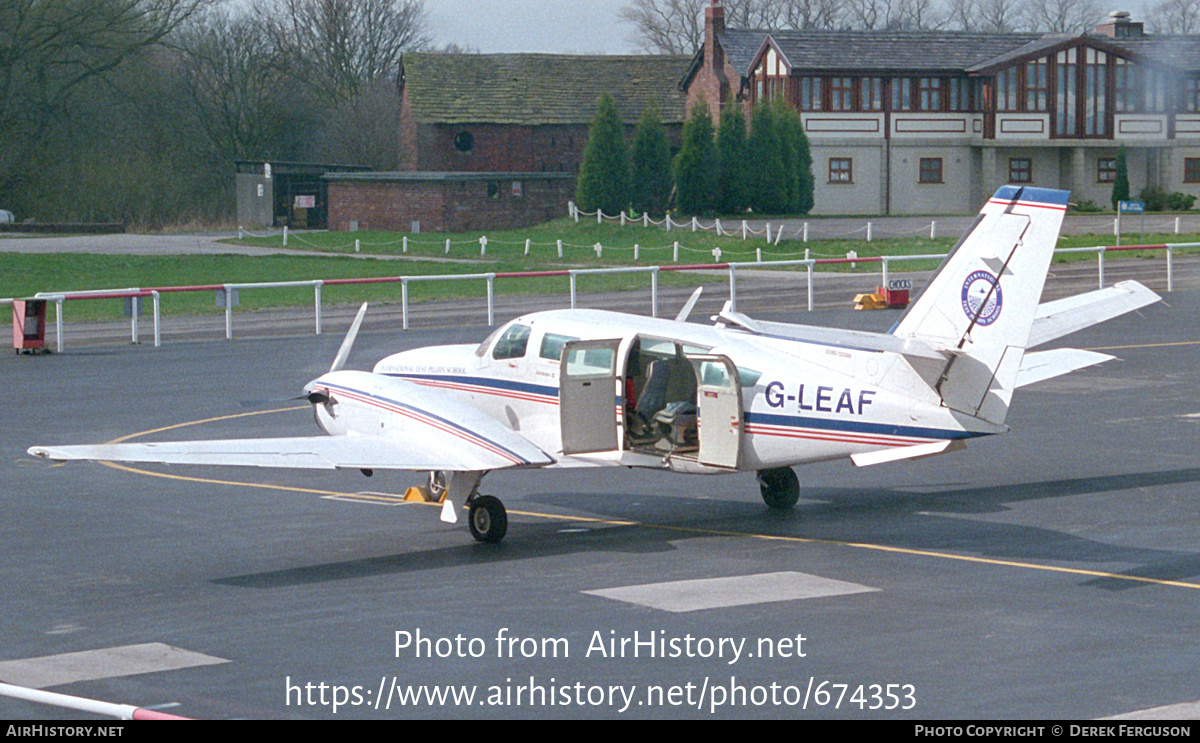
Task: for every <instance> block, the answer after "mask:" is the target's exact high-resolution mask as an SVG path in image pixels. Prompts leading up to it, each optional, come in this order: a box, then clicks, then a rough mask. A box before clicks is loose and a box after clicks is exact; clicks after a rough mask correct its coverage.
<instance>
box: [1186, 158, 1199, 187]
mask: <svg viewBox="0 0 1200 743" xmlns="http://www.w3.org/2000/svg"><path fill="white" fill-rule="evenodd" d="M1183 182H1184V183H1200V157H1185V158H1184V159H1183Z"/></svg>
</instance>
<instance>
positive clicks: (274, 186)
mask: <svg viewBox="0 0 1200 743" xmlns="http://www.w3.org/2000/svg"><path fill="white" fill-rule="evenodd" d="M235 167H236V175H235V186H236V191H237V218H238V224H239V225H241V226H242V227H245V228H247V229H255V228H266V227H283V226H285V225H286V226H288V227H294V228H306V229H325V228H326V227H327V226H328V217H329V192H328V189H327V184H326V181H325V180H324V179H323V176H324V175H325V174H327V173H362V172H366V171H369V170H370V168H368V167H366V166H363V165H328V164H324V163H299V162H286V161H284V162H271V161H263V160H238V161H237V162H236V163H235Z"/></svg>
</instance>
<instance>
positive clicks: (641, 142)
mask: <svg viewBox="0 0 1200 743" xmlns="http://www.w3.org/2000/svg"><path fill="white" fill-rule="evenodd" d="M631 194H632V198H631V203H632V205H633V208H634V210H635V211H638V212H643V213H647V214H649V215H650V216H652V217H654V218H656V219H657V218H659V217H661V216H662V215H663V214H664V213H665V212H666V210H667V202H668V201H669V200H670V198H671V147H670V145H669V144H668V142H667V130H666V128H665V127H663V124H662V120H661V119H659V117H658V112H657V111H655V110H654V109H652V108H648V109H646V110H645V111H644V112H643V113H642V118H641V119H640V120H639V121H638V126H637V132H636V133H635V134H634V137H633V183H632V184H631Z"/></svg>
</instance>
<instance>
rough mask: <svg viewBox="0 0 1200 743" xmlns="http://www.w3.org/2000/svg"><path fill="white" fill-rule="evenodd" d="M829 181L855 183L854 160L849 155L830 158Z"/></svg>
mask: <svg viewBox="0 0 1200 743" xmlns="http://www.w3.org/2000/svg"><path fill="white" fill-rule="evenodd" d="M829 182H830V183H853V182H854V160H853V159H851V158H849V157H831V158H829Z"/></svg>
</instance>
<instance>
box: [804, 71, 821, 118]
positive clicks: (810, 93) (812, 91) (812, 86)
mask: <svg viewBox="0 0 1200 743" xmlns="http://www.w3.org/2000/svg"><path fill="white" fill-rule="evenodd" d="M800 110H801V111H820V110H821V78H819V77H802V78H800Z"/></svg>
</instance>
